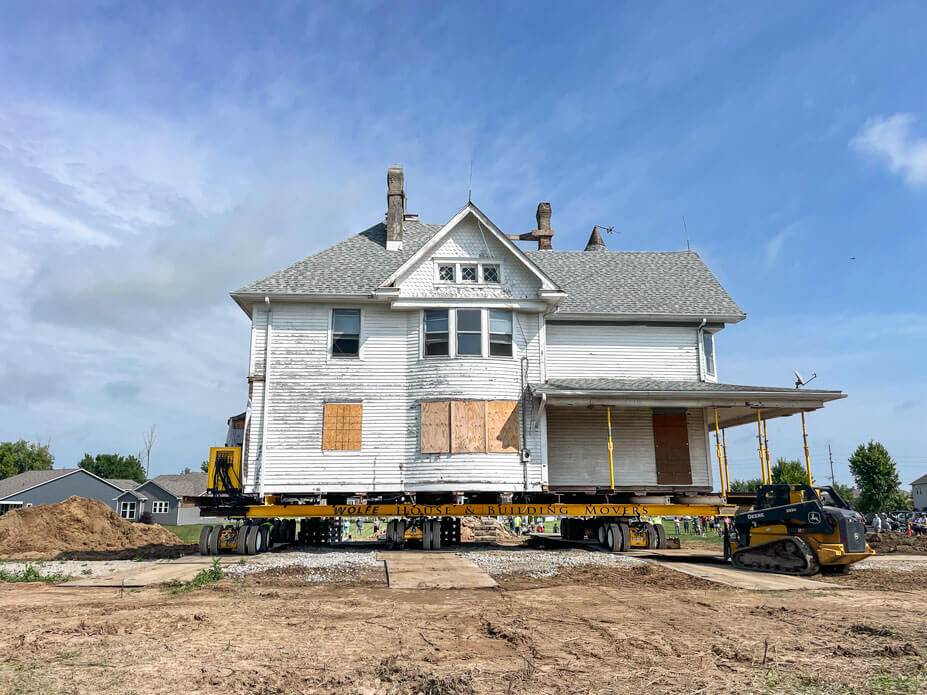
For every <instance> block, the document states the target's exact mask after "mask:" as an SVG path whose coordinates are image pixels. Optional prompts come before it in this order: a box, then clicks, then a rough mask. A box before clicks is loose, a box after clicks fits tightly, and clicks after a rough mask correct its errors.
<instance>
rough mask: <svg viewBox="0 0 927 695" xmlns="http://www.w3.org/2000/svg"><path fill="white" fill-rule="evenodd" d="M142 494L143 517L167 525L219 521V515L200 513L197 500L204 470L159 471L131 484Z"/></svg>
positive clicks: (203, 488) (203, 485)
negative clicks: (204, 515) (186, 471)
mask: <svg viewBox="0 0 927 695" xmlns="http://www.w3.org/2000/svg"><path fill="white" fill-rule="evenodd" d="M135 491H136V492H137V493H140V494H142V495H144V497H145V499H146V502H145V505H144V509H143V513H144V514H145V515H146V521H147V520H148V518H149V517H150V520H151V521H152V522H153V523H156V524H167V525H170V526H182V525H186V524H205V523H220V522H222V521H223V520H222V519H215V518H212V517H200V510H199V504H200V502H202V501H203V498H204V497H205V496H206V474H205V473H200V472H196V473H181V474H178V475H159V476H157V477H156V478H152V479H151V480H147V481H145V482H144V483H142V484H141V485H138V486H137V487H136V488H135Z"/></svg>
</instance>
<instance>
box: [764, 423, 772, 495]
mask: <svg viewBox="0 0 927 695" xmlns="http://www.w3.org/2000/svg"><path fill="white" fill-rule="evenodd" d="M763 447H764V448H765V449H766V480H767V481H768V482H770V483H771V482H772V457H771V456H770V455H769V437H767V436H766V420H763Z"/></svg>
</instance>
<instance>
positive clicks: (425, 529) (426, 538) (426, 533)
mask: <svg viewBox="0 0 927 695" xmlns="http://www.w3.org/2000/svg"><path fill="white" fill-rule="evenodd" d="M431 549H432V547H431V520H430V519H425V520H424V521H423V522H422V550H431Z"/></svg>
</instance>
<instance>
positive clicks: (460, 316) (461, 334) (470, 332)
mask: <svg viewBox="0 0 927 695" xmlns="http://www.w3.org/2000/svg"><path fill="white" fill-rule="evenodd" d="M482 323H483V312H482V311H481V310H480V309H458V310H457V354H458V355H482V354H483V332H482Z"/></svg>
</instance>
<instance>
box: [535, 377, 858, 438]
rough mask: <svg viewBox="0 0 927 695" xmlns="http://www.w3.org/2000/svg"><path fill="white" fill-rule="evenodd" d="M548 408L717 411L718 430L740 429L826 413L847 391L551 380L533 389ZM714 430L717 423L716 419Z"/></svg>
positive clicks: (711, 423) (613, 380)
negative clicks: (759, 420)
mask: <svg viewBox="0 0 927 695" xmlns="http://www.w3.org/2000/svg"><path fill="white" fill-rule="evenodd" d="M531 391H532V393H534V395H536V396H538V397H546V401H547V405H548V406H572V407H594V406H612V407H618V408H717V410H718V425H719V426H720V427H722V428H724V427H735V426H737V425H744V424H748V423H752V422H756V411H757V409H759V410H760V414H761V417H762V418H763V419H764V420H770V419H773V418H777V417H786V416H788V415H794V414H796V413H800V412H808V411H812V410H817V409H819V408H823V407H824V404H825V403H827V402H829V401H835V400H838V399H840V398H846V397H847V394H845V393H843V392H842V391H823V390H802V389H795V388H781V387H774V386H742V385H738V384H715V383H711V382H704V381H662V380H654V379H628V380H624V379H549V380H548V381H545V382H544V383H536V384H531ZM709 421H710V425H709V427H710V429H712V430H714V419H713V418H710V420H709Z"/></svg>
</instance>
